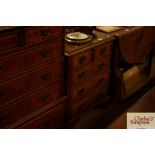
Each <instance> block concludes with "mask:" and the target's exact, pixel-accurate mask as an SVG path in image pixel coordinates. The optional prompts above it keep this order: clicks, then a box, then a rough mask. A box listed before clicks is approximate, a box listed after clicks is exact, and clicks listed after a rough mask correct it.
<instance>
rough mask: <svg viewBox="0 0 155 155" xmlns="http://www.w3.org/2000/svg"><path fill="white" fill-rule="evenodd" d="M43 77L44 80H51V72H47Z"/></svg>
mask: <svg viewBox="0 0 155 155" xmlns="http://www.w3.org/2000/svg"><path fill="white" fill-rule="evenodd" d="M41 78H42V79H43V80H49V79H50V73H46V74H44V75H42V76H41Z"/></svg>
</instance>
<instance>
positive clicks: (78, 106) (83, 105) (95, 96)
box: [71, 88, 105, 116]
mask: <svg viewBox="0 0 155 155" xmlns="http://www.w3.org/2000/svg"><path fill="white" fill-rule="evenodd" d="M104 91H105V90H104V88H102V89H99V90H97V91H96V92H95V93H91V94H90V95H89V96H87V97H85V98H84V99H83V100H81V101H77V100H74V101H73V102H72V103H71V115H72V116H74V115H77V114H79V113H82V112H85V111H86V110H87V109H88V108H89V107H91V106H93V105H94V104H96V103H98V102H103V101H104V98H105V92H104Z"/></svg>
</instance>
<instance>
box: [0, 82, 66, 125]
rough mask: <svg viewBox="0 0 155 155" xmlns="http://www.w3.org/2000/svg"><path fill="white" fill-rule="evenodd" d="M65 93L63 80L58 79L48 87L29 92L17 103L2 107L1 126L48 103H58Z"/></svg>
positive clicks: (0, 114) (0, 111)
mask: <svg viewBox="0 0 155 155" xmlns="http://www.w3.org/2000/svg"><path fill="white" fill-rule="evenodd" d="M63 95H64V84H63V82H62V81H58V82H56V83H54V84H52V85H50V87H48V88H46V89H41V90H40V91H39V92H34V93H30V94H28V95H27V96H26V97H24V98H22V99H21V100H18V101H16V102H15V103H14V102H13V103H9V105H7V106H5V107H4V108H1V109H0V128H4V127H5V126H7V125H9V124H12V123H14V122H15V121H18V120H19V118H22V117H24V116H26V115H27V114H29V113H31V112H34V111H35V110H37V109H39V108H41V107H43V106H45V105H47V104H51V103H52V104H53V106H54V105H55V104H56V102H54V101H56V100H57V99H59V98H61V97H63Z"/></svg>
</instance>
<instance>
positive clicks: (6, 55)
mask: <svg viewBox="0 0 155 155" xmlns="http://www.w3.org/2000/svg"><path fill="white" fill-rule="evenodd" d="M65 104H66V97H65V89H64V29H63V27H57V26H37V27H35V26H31V27H0V128H63V127H64V118H65V117H64V115H65Z"/></svg>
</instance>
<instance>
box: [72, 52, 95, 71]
mask: <svg viewBox="0 0 155 155" xmlns="http://www.w3.org/2000/svg"><path fill="white" fill-rule="evenodd" d="M92 59H93V57H92V50H88V51H85V52H82V53H81V54H78V55H74V56H72V58H71V64H70V66H71V69H72V70H74V69H77V68H80V67H81V66H83V65H86V64H87V63H88V62H90V61H91V60H92Z"/></svg>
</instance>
